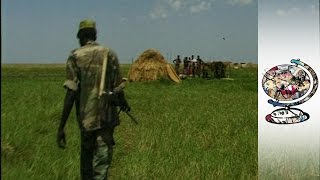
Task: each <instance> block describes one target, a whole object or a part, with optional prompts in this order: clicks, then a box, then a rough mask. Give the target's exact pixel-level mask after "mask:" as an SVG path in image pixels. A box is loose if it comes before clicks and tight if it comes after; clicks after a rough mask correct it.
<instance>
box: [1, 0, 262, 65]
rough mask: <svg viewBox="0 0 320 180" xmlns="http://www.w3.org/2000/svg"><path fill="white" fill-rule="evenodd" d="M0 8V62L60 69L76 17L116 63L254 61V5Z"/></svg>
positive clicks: (86, 0) (98, 2)
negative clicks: (89, 25)
mask: <svg viewBox="0 0 320 180" xmlns="http://www.w3.org/2000/svg"><path fill="white" fill-rule="evenodd" d="M1 8H2V10H1V13H2V14H1V17H2V18H1V23H2V30H1V33H2V46H1V49H2V57H1V60H2V63H64V62H65V61H66V58H67V56H68V54H69V52H70V51H71V50H72V49H74V48H77V47H78V46H79V45H78V41H77V39H76V33H77V28H78V24H79V22H80V21H81V20H82V19H84V18H91V19H94V20H95V21H96V22H97V29H98V39H97V42H98V43H100V44H102V45H105V46H108V47H111V48H112V49H114V50H115V51H116V52H117V54H118V56H119V58H120V63H126V62H131V59H132V58H136V57H137V56H138V55H139V54H141V53H142V52H143V51H144V50H146V49H148V48H156V49H158V50H159V51H160V52H161V53H162V54H163V55H164V56H165V57H166V58H168V59H170V61H171V60H172V59H173V58H174V57H175V56H176V55H177V54H180V55H181V56H183V57H184V56H191V55H192V54H193V55H200V56H201V57H203V59H204V60H209V59H213V58H214V59H232V60H233V61H235V62H257V56H258V47H257V46H258V44H257V41H258V37H257V36H258V6H257V0H139V1H138V0H136V1H133V0H117V1H111V0H2V1H1ZM224 38H225V40H224Z"/></svg>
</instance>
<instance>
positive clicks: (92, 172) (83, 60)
mask: <svg viewBox="0 0 320 180" xmlns="http://www.w3.org/2000/svg"><path fill="white" fill-rule="evenodd" d="M96 34H97V31H96V26H95V22H94V21H92V20H84V21H81V22H80V25H79V31H78V34H77V38H78V39H79V43H80V46H81V47H80V48H77V49H75V50H73V51H71V54H70V55H69V58H68V60H67V66H66V72H67V76H66V77H67V78H66V81H65V83H64V87H65V88H66V89H67V93H66V96H65V99H64V108H63V113H62V117H61V122H60V126H59V128H58V133H57V143H58V145H59V147H60V148H65V145H66V139H65V132H64V127H65V124H66V122H67V119H68V116H69V114H70V111H71V109H72V106H73V103H75V106H76V115H77V120H78V123H79V128H80V132H81V155H80V156H81V157H80V161H81V163H80V168H81V169H80V171H81V179H83V180H91V179H107V170H108V168H109V166H110V164H111V159H112V151H113V145H114V144H115V143H114V140H113V131H114V128H115V127H116V126H117V125H119V117H118V113H117V107H116V106H117V105H118V106H120V107H121V109H122V110H124V111H130V107H129V105H128V103H127V101H126V99H125V98H124V96H122V97H123V98H121V99H119V100H117V103H116V101H112V98H111V97H113V96H114V95H115V94H117V93H119V92H122V89H123V88H124V83H125V82H124V80H123V79H122V76H121V73H120V69H119V62H118V57H117V55H116V53H115V52H114V51H113V50H111V49H109V48H105V47H103V46H101V45H99V44H98V43H96V42H95V40H96ZM106 92H107V93H106ZM122 93H123V92H122ZM101 102H108V103H107V104H104V103H101ZM109 102H110V103H109Z"/></svg>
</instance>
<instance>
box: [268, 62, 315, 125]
mask: <svg viewBox="0 0 320 180" xmlns="http://www.w3.org/2000/svg"><path fill="white" fill-rule="evenodd" d="M290 62H291V63H292V64H282V65H277V66H274V67H272V68H271V69H269V70H268V71H266V72H265V74H264V76H263V79H262V88H263V90H264V92H265V93H266V94H267V95H268V96H269V97H270V98H271V99H269V100H268V103H269V104H271V105H273V106H274V107H280V108H279V109H276V110H274V111H273V112H271V113H270V114H268V115H266V117H265V119H266V121H267V122H270V123H274V124H295V123H300V122H304V121H306V120H308V119H309V118H310V115H309V114H308V113H306V112H303V111H302V110H301V109H298V108H292V106H297V105H300V104H303V103H305V102H306V101H308V100H309V99H310V98H311V97H312V96H313V95H314V94H315V92H316V91H317V88H318V77H317V75H316V73H315V71H314V70H313V69H312V68H311V67H310V66H309V65H308V64H306V63H304V62H302V61H300V59H292V60H291V61H290Z"/></svg>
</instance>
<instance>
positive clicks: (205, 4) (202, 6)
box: [190, 1, 211, 13]
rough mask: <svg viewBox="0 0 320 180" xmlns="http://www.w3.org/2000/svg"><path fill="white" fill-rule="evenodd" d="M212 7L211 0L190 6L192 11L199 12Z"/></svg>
mask: <svg viewBox="0 0 320 180" xmlns="http://www.w3.org/2000/svg"><path fill="white" fill-rule="evenodd" d="M210 8H211V2H206V1H201V2H200V3H198V4H194V5H192V6H190V12H191V13H198V12H201V11H206V10H208V9H210Z"/></svg>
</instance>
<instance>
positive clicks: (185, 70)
mask: <svg viewBox="0 0 320 180" xmlns="http://www.w3.org/2000/svg"><path fill="white" fill-rule="evenodd" d="M183 74H185V75H188V57H184V59H183Z"/></svg>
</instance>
